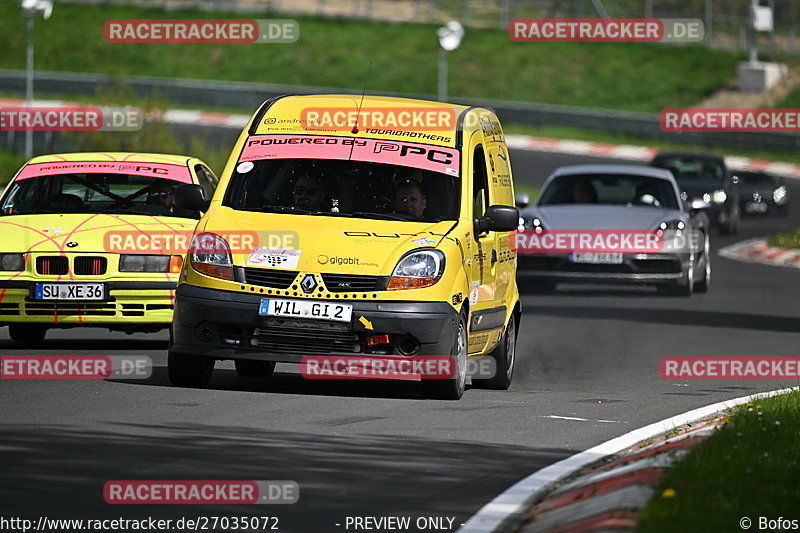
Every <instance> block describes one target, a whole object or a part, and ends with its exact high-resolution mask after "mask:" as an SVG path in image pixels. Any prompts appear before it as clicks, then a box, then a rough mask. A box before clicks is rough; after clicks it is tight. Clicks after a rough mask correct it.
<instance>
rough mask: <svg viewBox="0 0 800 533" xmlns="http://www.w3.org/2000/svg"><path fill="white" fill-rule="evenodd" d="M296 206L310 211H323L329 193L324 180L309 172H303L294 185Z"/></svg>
mask: <svg viewBox="0 0 800 533" xmlns="http://www.w3.org/2000/svg"><path fill="white" fill-rule="evenodd" d="M292 196H293V198H294V206H295V207H300V208H302V209H308V210H309V211H321V210H322V205H323V203H324V202H325V198H326V197H327V194H326V193H325V188H324V187H323V185H322V180H321V179H319V178H316V177H313V176H310V175H309V174H308V173H302V174H300V176H299V177H298V178H297V179H296V180H295V182H294V185H293V186H292Z"/></svg>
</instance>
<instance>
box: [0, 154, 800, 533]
mask: <svg viewBox="0 0 800 533" xmlns="http://www.w3.org/2000/svg"><path fill="white" fill-rule="evenodd" d="M512 161H513V165H514V173H515V178H516V180H517V183H524V184H532V185H535V184H541V183H542V182H543V181H544V178H545V177H546V176H547V174H548V173H549V172H550V171H551V170H552V169H554V168H555V167H556V166H559V165H563V164H574V163H580V162H593V161H608V160H602V159H597V158H589V157H571V156H564V155H557V154H544V153H537V152H519V151H515V152H514V153H513V155H512ZM789 186H790V194H791V195H792V196H793V198H794V200H795V204H796V205H795V206H794V210H793V214H791V215H790V216H789V217H788V218H774V217H763V218H758V219H753V218H747V219H745V220H744V221H743V224H742V227H741V231H740V234H739V235H738V236H736V237H720V236H717V235H714V237H713V241H712V242H713V247H712V248H713V250H714V251H716V250H717V249H719V248H720V247H721V246H724V245H727V244H730V243H733V242H736V241H738V240H742V239H745V238H750V237H755V236H762V235H768V234H771V233H774V232H776V231H779V230H781V229H784V228H790V227H798V226H800V216H798V215H799V214H800V182H795V181H790V182H789ZM799 287H800V271H799V270H797V269H790V268H779V267H772V266H760V265H753V264H746V263H740V262H735V261H731V260H727V259H724V258H721V257H719V256H717V255H716V253H714V256H713V282H712V285H711V289H710V292H709V293H708V294H705V295H695V296H693V297H692V298H690V299H685V298H679V297H669V296H660V295H657V294H656V293H655V291H654V290H650V289H647V288H641V289H633V288H613V287H595V288H591V287H589V288H587V287H573V288H567V289H564V290H562V291H560V292H559V293H557V294H555V295H553V296H533V295H525V296H524V297H523V306H524V308H523V309H524V314H523V319H522V324H521V331H520V335H519V343H518V366H517V369H516V373H515V376H514V382H513V384H512V386H511V389H510V390H509V391H506V392H498V391H485V390H475V389H472V390H468V391H467V392H466V394H465V396H464V398H463V399H462V400H461V401H460V402H435V401H425V400H422V398H421V393H420V390H419V387H418V385H417V384H414V383H403V382H379V381H371V382H359V381H353V382H343V381H337V382H316V381H315V382H311V381H304V380H303V379H302V378H301V377H300V376H299V374H296V373H294V372H295V371H294V368H293V367H290V366H289V367H280V366H279V368H278V373H277V374H276V377H274V378H272V379H270V380H260V379H253V378H250V379H245V378H239V377H237V376H236V374H235V372H234V371H233V366H232V365H231V364H229V363H225V364H218V365H217V371H216V373H215V376H214V378H213V380H212V383H211V387H210V389H208V390H189V389H179V388H175V387H172V386H171V385H170V384H169V382H168V380H167V376H166V368H165V365H166V347H167V333H161V334H157V335H144V334H137V335H133V336H126V335H124V334H112V333H108V332H106V331H104V330H99V329H84V330H81V329H73V330H61V331H51V332H50V333H49V334H48V338H47V341H46V344H45V345H44V347H43V348H42V347H40V348H37V349H31V350H23V349H18V348H15V347H13V346H12V344H11V342H10V341H9V339H8V335H7V331H6V328H2V329H1V330H0V350H2V353H3V354H6V355H10V354H98V355H123V354H129V355H148V356H150V357H151V358H152V359H153V361H154V363H155V364H156V366H157V368H156V369H155V372H154V374H153V376H152V377H151V378H150V379H149V380H146V381H11V380H9V381H1V382H0V405H1V406H2V407H0V409H1V411H0V412H2V415H1V416H0V464H2V468H0V515H5V516H21V517H26V518H33V519H36V518H37V517H38V516H40V515H46V516H47V517H49V518H84V519H85V518H114V517H125V518H146V517H148V516H154V517H156V516H157V517H164V518H178V517H181V516H188V517H196V516H233V515H240V516H241V515H245V516H266V515H269V516H277V517H279V528H280V530H281V531H289V532H312V533H313V532H328V531H346V529H345V519H346V517H347V516H380V515H404V516H411V517H413V518H416V517H418V516H447V517H454V518H455V524H461V523H463V522H465V521H466V520H467V518H468V517H469V516H471V515H472V514H473V513H475V512H476V511H477V510H478V509H479V508H480V507H481V506H482V505H484V504H485V503H487V502H488V501H489V500H491V499H492V498H493V497H494V496H495V495H497V494H498V493H500V492H501V491H503V490H504V489H506V488H507V487H508V486H510V485H512V484H513V483H514V482H516V481H517V480H519V479H521V478H523V477H525V476H527V475H528V474H530V473H532V472H534V471H535V470H537V469H540V468H542V467H544V466H546V465H548V464H551V463H553V462H555V461H557V460H559V459H562V458H564V457H567V456H569V455H571V454H573V453H575V452H577V451H580V450H583V449H586V448H588V447H591V446H593V445H596V444H599V443H600V442H602V441H604V440H607V439H610V438H613V437H615V436H618V435H620V434H623V433H625V432H628V431H630V430H633V429H635V428H638V427H641V426H643V425H646V424H649V423H652V422H655V421H658V420H661V419H663V418H666V417H669V416H672V415H675V414H678V413H681V412H683V411H686V410H689V409H692V408H696V407H700V406H703V405H706V404H710V403H714V402H718V401H722V400H726V399H730V398H734V397H738V396H743V395H745V394H748V393H751V392H756V391H760V390H766V389H773V388H778V387H782V386H787V385H791V384H788V383H775V382H763V381H762V382H754V381H751V382H727V381H703V382H697V381H696V382H668V381H664V380H662V379H661V378H660V377H659V374H658V363H659V360H660V359H661V358H662V357H664V356H695V355H718V356H730V355H764V356H790V355H792V356H796V355H798V354H797V346H800V333H798V331H799V330H800V306H799V305H798V303H797V294H798V288H799ZM559 417H562V418H559ZM563 417H566V418H563ZM113 479H118V480H119V479H248V480H249V479H254V480H295V481H297V482H298V483H299V485H300V491H301V495H300V501H299V502H298V503H297V504H294V505H287V506H281V505H272V506H269V505H268V506H210V507H200V506H143V505H134V506H113V505H108V504H106V503H104V501H103V497H102V487H103V483H104V482H105V481H107V480H113ZM337 524H340V525H339V526H337ZM412 530H413V529H412ZM351 531H352V529H351Z"/></svg>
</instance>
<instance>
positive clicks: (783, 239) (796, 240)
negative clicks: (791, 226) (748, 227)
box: [767, 228, 800, 248]
mask: <svg viewBox="0 0 800 533" xmlns="http://www.w3.org/2000/svg"><path fill="white" fill-rule="evenodd" d="M767 244H769V245H770V246H777V247H778V248H800V228H798V229H795V230H792V231H787V232H785V233H779V234H777V235H773V236H772V237H769V238H768V239H767Z"/></svg>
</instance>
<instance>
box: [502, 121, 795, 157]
mask: <svg viewBox="0 0 800 533" xmlns="http://www.w3.org/2000/svg"><path fill="white" fill-rule="evenodd" d="M503 131H504V132H505V133H506V134H509V133H519V134H523V135H535V136H537V137H551V138H555V139H573V140H576V141H588V142H597V143H607V144H630V145H634V146H646V147H651V148H656V149H658V150H690V151H699V152H716V153H719V154H721V155H726V154H727V155H736V156H739V157H750V158H753V159H766V160H776V161H785V162H787V163H800V153H798V152H791V151H786V150H763V149H750V150H736V151H735V152H734V151H733V150H732V149H731V148H730V147H724V146H707V145H699V144H692V143H679V142H673V141H663V140H660V139H646V138H641V137H631V136H628V135H622V134H618V133H608V132H602V131H592V130H582V129H578V128H568V127H561V126H530V125H522V124H503Z"/></svg>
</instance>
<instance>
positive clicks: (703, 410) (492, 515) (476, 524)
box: [458, 387, 800, 533]
mask: <svg viewBox="0 0 800 533" xmlns="http://www.w3.org/2000/svg"><path fill="white" fill-rule="evenodd" d="M795 390H800V387H790V388H787V389H780V390H776V391H769V392H763V393H759V394H753V395H751V396H742V397H740V398H734V399H733V400H726V401H724V402H718V403H715V404H712V405H707V406H705V407H700V408H698V409H694V410H692V411H688V412H686V413H683V414H680V415H677V416H673V417H671V418H667V419H665V420H662V421H660V422H656V423H655V424H650V425H649V426H645V427H643V428H639V429H636V430H633V431H631V432H629V433H626V434H624V435H622V436H620V437H617V438H615V439H612V440H610V441H607V442H604V443H602V444H599V445H598V446H595V447H594V448H590V449H588V450H586V451H583V452H580V453H578V454H576V455H573V456H572V457H568V458H566V459H564V460H562V461H559V462H557V463H555V464H552V465H550V466H547V467H545V468H542V469H541V470H539V471H537V472H535V473H533V474H531V475H530V476H528V477H526V478H525V479H523V480H522V481H519V482H518V483H516V484H515V485H513V486H511V487H510V488H508V489H507V490H506V491H505V492H503V493H502V494H500V495H499V496H497V497H496V498H495V499H493V500H492V501H491V502H489V503H487V504H486V505H484V506H483V508H481V510H480V511H478V512H477V513H476V514H475V515H474V516H472V517H471V518H470V519H469V520H468V521H467V522H466V523H465V524H464V526H463V527H461V528H460V529H459V530H458V532H459V533H478V532H481V533H485V532H494V531H501V529H500V528H501V527H502V526H504V525H505V524H506V523H507V522H508V521H509V520H510V519H511V518H512V517H514V516H517V515H519V514H521V513H523V512H525V511H526V510H527V509H528V506H529V505H530V504H531V503H533V502H534V501H535V500H536V498H537V497H538V496H540V495H541V494H542V493H543V492H544V491H545V490H547V489H549V488H550V487H551V486H552V485H554V484H555V483H556V482H557V481H559V480H560V479H562V478H564V477H566V476H568V475H570V474H572V473H573V472H575V471H577V470H579V469H581V468H583V467H584V466H587V465H589V464H591V463H594V462H597V461H599V460H600V459H602V458H604V457H607V456H609V455H613V454H616V453H619V452H621V451H622V450H626V449H628V448H630V447H631V446H634V445H635V444H637V443H639V442H641V441H643V440H647V439H652V438H653V437H656V436H658V435H660V434H662V433H665V432H667V431H670V430H673V429H675V428H677V427H680V426H683V425H685V424H689V423H691V422H694V421H697V420H700V419H702V418H704V417H706V416H709V415H712V414H714V413H717V412H720V411H724V410H726V409H730V408H732V407H736V406H737V405H742V404H745V403H747V402H750V401H753V400H758V399H760V398H767V397H771V396H778V395H780V394H786V393H788V392H791V391H795Z"/></svg>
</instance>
